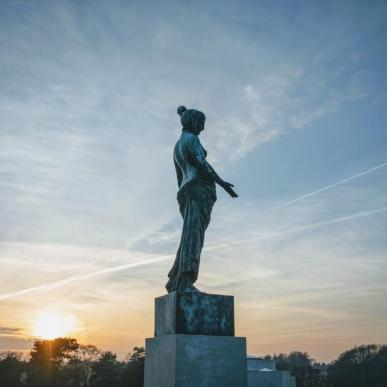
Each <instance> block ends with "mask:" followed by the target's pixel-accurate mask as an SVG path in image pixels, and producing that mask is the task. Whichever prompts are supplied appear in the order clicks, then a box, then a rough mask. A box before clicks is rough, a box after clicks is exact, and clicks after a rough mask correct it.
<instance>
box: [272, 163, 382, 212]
mask: <svg viewBox="0 0 387 387" xmlns="http://www.w3.org/2000/svg"><path fill="white" fill-rule="evenodd" d="M384 167H387V163H383V164H380V165H377V166H376V167H372V168H370V169H368V170H366V171H364V172H361V173H358V174H357V175H354V176H351V177H347V178H346V179H344V180H340V181H338V182H337V183H334V184H330V185H327V186H326V187H323V188H320V189H318V190H316V191H312V192H310V193H307V194H305V195H302V196H299V197H298V198H295V199H292V200H288V201H286V202H283V203H281V204H277V205H276V206H274V207H272V210H276V209H278V208H282V207H285V206H287V205H289V204H292V203H295V202H298V201H299V200H302V199H305V198H308V197H310V196H313V195H316V194H318V193H320V192H323V191H326V190H328V189H330V188H333V187H336V186H337V185H340V184H344V183H347V182H348V181H351V180H354V179H357V178H359V177H362V176H365V175H368V174H369V173H371V172H373V171H376V170H377V169H380V168H384Z"/></svg>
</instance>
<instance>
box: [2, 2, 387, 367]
mask: <svg viewBox="0 0 387 387" xmlns="http://www.w3.org/2000/svg"><path fill="white" fill-rule="evenodd" d="M386 16H387V5H386V3H385V2H382V1H370V2H361V1H340V2H333V1H332V2H331V1H327V2H318V1H251V2H249V1H241V2H231V1H222V2H220V1H212V2H208V1H207V2H204V1H203V2H202V1H195V2H193V1H192V2H191V1H185V2H183V1H180V2H179V1H176V2H174V1H168V2H162V1H158V2H156V1H154V2H152V1H147V2H140V1H130V2H127V1H83V2H78V1H54V2H53V1H28V2H27V1H2V2H1V4H0V28H1V34H0V46H1V52H2V55H1V57H0V68H1V74H2V77H1V79H0V86H1V87H0V109H1V114H0V147H1V152H0V175H1V183H0V203H1V204H0V263H1V267H2V270H1V272H0V283H1V284H2V286H1V294H0V350H5V349H28V348H30V346H31V340H32V337H33V328H32V327H33V325H34V321H35V320H36V318H37V316H38V314H39V313H40V311H41V310H43V309H44V310H47V309H48V310H50V309H60V310H61V311H63V313H68V314H71V315H74V316H75V317H76V319H77V321H78V327H77V329H76V330H75V331H74V332H73V334H74V335H75V336H76V337H78V338H79V339H80V340H81V341H84V342H92V343H96V344H98V345H99V346H101V347H102V348H105V349H112V350H115V351H117V352H118V353H120V354H124V353H125V352H127V351H128V350H129V349H130V348H131V346H134V345H140V344H142V343H143V339H144V337H149V336H151V335H152V331H153V329H152V324H153V298H154V297H156V296H159V295H161V294H163V293H164V288H163V286H164V283H165V281H166V274H167V272H168V269H169V266H170V265H171V263H172V261H173V255H174V252H175V250H176V247H177V244H178V239H179V234H180V228H181V220H180V218H179V213H178V208H177V204H176V199H175V198H176V190H177V185H176V178H175V175H174V168H173V163H172V156H171V155H172V149H173V146H174V143H175V141H176V140H177V138H178V136H179V131H180V125H179V120H178V116H177V114H176V108H177V106H179V105H181V104H184V105H185V106H187V107H194V108H198V109H200V110H202V111H204V112H205V113H206V116H207V122H206V130H205V132H204V133H203V134H202V135H201V141H202V143H203V145H204V147H205V148H206V149H207V151H208V159H209V161H210V162H211V163H212V164H213V165H214V167H215V168H216V169H217V170H218V171H219V172H220V174H221V175H222V176H224V178H225V179H226V180H228V181H231V182H233V183H234V184H235V186H236V190H237V192H238V193H239V195H240V197H239V198H238V199H237V200H231V199H230V198H229V197H228V196H226V195H225V194H224V193H223V192H221V191H220V190H218V202H217V203H216V206H215V209H214V212H213V219H212V222H211V224H210V227H209V229H208V232H207V235H206V248H207V249H206V250H205V251H204V252H203V255H202V264H201V272H200V276H199V281H198V287H199V288H200V289H203V290H205V291H207V292H213V293H227V294H233V295H235V297H236V313H237V315H236V321H237V333H238V334H239V335H241V336H247V340H248V350H249V352H251V353H255V354H265V353H272V352H274V351H275V352H279V351H290V350H306V351H308V352H309V353H311V355H312V356H314V357H316V358H318V359H320V360H330V359H332V358H334V357H335V356H336V355H337V354H339V353H340V351H342V350H344V349H346V348H348V347H350V346H352V345H354V344H362V343H370V342H378V343H382V342H384V343H385V342H386V340H387V326H386V318H387V308H386V305H385V301H384V300H385V297H386V293H387V287H386V285H385V278H386V275H387V264H386V257H387V240H386V235H385V230H386V227H387V195H386V193H387V165H384V164H385V163H387V129H386V121H387V111H386V108H385V106H386V102H385V101H386V97H387V96H386V94H387V92H386V88H385V85H386V81H387V79H386V78H387V71H386V68H387V49H386V47H387V45H386V43H387V26H386V23H387V22H386V20H387V18H386ZM374 167H378V168H376V169H375V170H372V171H370V172H369V173H365V174H364V175H362V176H360V177H358V178H356V179H352V180H350V181H347V182H345V183H343V184H339V185H336V186H334V187H332V188H330V189H327V190H325V191H322V192H320V193H316V194H313V195H311V196H308V197H306V198H304V199H301V200H298V201H296V202H294V203H289V204H287V205H283V206H281V204H282V203H285V202H287V201H290V200H292V199H295V198H297V197H300V196H302V195H305V194H308V193H310V192H313V191H315V190H319V189H321V188H323V187H326V186H329V185H332V184H335V183H336V182H340V181H342V180H344V179H347V178H350V177H352V176H355V175H357V174H361V173H363V172H366V171H369V170H370V169H372V168H374ZM279 205H280V207H279V208H275V207H277V206H279ZM109 270H110V271H109ZM112 327H114V329H113V328H112Z"/></svg>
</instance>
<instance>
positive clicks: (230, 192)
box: [222, 181, 238, 198]
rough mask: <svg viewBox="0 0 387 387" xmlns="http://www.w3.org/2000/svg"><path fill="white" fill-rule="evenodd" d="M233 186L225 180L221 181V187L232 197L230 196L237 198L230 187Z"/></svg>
mask: <svg viewBox="0 0 387 387" xmlns="http://www.w3.org/2000/svg"><path fill="white" fill-rule="evenodd" d="M232 187H234V185H233V184H231V183H227V181H225V182H223V184H222V188H223V189H224V190H225V191H226V192H227V193H228V194H229V195H230V196H231V197H232V198H237V197H238V195H237V193H236V192H235V191H234V190H233V189H232Z"/></svg>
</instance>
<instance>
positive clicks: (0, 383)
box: [0, 352, 26, 387]
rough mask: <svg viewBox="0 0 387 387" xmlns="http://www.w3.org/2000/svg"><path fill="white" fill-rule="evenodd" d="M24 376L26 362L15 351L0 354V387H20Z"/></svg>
mask: <svg viewBox="0 0 387 387" xmlns="http://www.w3.org/2000/svg"><path fill="white" fill-rule="evenodd" d="M25 378H26V363H25V362H24V361H22V360H21V356H20V354H18V353H17V352H4V353H2V354H0V387H21V386H24V384H23V382H24V381H25Z"/></svg>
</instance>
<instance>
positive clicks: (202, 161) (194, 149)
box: [190, 136, 238, 198]
mask: <svg viewBox="0 0 387 387" xmlns="http://www.w3.org/2000/svg"><path fill="white" fill-rule="evenodd" d="M190 153H191V156H192V158H193V160H194V162H195V164H196V166H197V167H199V168H200V170H201V171H202V173H203V174H204V175H205V176H206V177H207V178H208V179H209V180H211V181H214V182H215V183H217V184H219V185H220V186H221V187H222V188H223V189H224V190H225V191H226V192H227V193H228V194H229V195H230V196H231V197H233V198H236V197H238V195H237V194H236V192H235V191H234V190H233V189H232V187H234V185H233V184H231V183H228V182H227V181H224V180H223V179H222V178H221V177H220V176H219V175H218V174H217V173H216V171H215V169H214V168H213V167H212V165H211V164H210V163H209V162H208V161H207V160H206V155H205V154H204V152H203V148H202V146H201V144H200V141H199V138H198V137H197V136H195V137H194V138H193V140H192V142H191V144H190Z"/></svg>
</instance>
